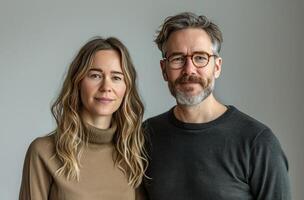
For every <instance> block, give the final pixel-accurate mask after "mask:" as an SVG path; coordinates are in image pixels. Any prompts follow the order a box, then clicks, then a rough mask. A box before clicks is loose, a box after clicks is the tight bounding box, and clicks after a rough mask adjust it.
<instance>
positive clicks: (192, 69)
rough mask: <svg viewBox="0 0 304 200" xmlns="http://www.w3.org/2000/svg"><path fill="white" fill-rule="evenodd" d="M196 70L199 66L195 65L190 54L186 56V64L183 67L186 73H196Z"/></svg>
mask: <svg viewBox="0 0 304 200" xmlns="http://www.w3.org/2000/svg"><path fill="white" fill-rule="evenodd" d="M196 70H197V68H196V67H195V65H194V63H193V61H192V59H191V57H190V56H188V57H187V58H186V61H185V65H184V67H183V72H184V74H187V75H191V74H196Z"/></svg>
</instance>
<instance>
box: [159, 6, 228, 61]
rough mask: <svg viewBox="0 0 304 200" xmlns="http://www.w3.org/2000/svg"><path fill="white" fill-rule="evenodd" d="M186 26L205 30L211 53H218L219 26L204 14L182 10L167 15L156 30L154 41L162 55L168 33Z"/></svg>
mask: <svg viewBox="0 0 304 200" xmlns="http://www.w3.org/2000/svg"><path fill="white" fill-rule="evenodd" d="M186 28H201V29H203V30H204V31H206V33H207V34H208V35H209V37H210V39H211V42H212V48H213V53H214V54H216V55H218V54H219V53H220V50H221V44H222V42H223V36H222V32H221V30H220V29H219V27H218V26H217V25H216V24H215V23H213V22H212V21H210V20H209V19H208V18H207V17H206V16H204V15H200V16H198V15H196V14H194V13H191V12H183V13H179V14H177V15H174V16H169V17H167V18H166V19H165V21H164V23H163V24H162V25H161V26H160V29H159V30H158V31H157V32H156V34H157V36H156V39H155V40H154V42H155V43H156V44H157V46H158V48H159V50H160V51H161V52H162V55H163V57H164V56H165V52H164V46H165V44H166V42H167V41H168V38H169V36H170V34H171V33H173V32H175V31H178V30H182V29H186Z"/></svg>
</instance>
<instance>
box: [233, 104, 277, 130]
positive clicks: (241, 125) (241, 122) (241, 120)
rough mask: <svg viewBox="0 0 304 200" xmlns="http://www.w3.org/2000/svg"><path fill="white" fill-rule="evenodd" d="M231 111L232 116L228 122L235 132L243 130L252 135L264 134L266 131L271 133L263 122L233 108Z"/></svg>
mask: <svg viewBox="0 0 304 200" xmlns="http://www.w3.org/2000/svg"><path fill="white" fill-rule="evenodd" d="M232 107H233V106H232ZM233 109H234V112H233V115H232V116H231V118H230V120H229V121H228V122H229V123H230V124H231V126H232V127H234V128H235V130H240V131H241V132H243V131H244V130H245V131H246V132H247V133H252V134H254V135H255V134H259V133H261V132H265V131H266V130H267V131H270V132H271V129H270V128H269V127H268V126H267V125H266V124H264V123H263V122H261V121H259V120H258V119H256V118H254V117H252V116H251V115H249V114H247V113H244V112H242V111H240V110H239V109H237V108H235V107H233Z"/></svg>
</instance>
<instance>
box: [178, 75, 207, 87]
mask: <svg viewBox="0 0 304 200" xmlns="http://www.w3.org/2000/svg"><path fill="white" fill-rule="evenodd" d="M186 83H198V84H200V85H201V86H202V87H203V88H205V87H206V86H207V85H208V81H207V80H204V79H202V78H201V77H197V76H195V75H183V76H181V77H178V78H177V79H176V80H175V82H174V84H175V85H177V84H186Z"/></svg>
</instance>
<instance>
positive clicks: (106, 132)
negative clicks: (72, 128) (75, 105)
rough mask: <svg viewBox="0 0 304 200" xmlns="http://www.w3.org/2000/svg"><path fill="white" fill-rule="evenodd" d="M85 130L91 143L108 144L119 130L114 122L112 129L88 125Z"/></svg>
mask: <svg viewBox="0 0 304 200" xmlns="http://www.w3.org/2000/svg"><path fill="white" fill-rule="evenodd" d="M85 128H86V131H87V134H88V139H89V143H93V144H106V143H110V142H112V140H113V137H114V134H115V132H116V129H117V124H116V123H115V122H112V124H111V127H110V128H108V129H100V128H96V127H95V126H92V125H90V124H88V123H86V124H85Z"/></svg>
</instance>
